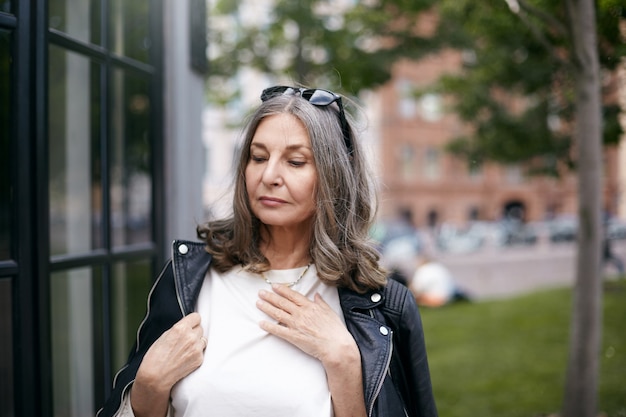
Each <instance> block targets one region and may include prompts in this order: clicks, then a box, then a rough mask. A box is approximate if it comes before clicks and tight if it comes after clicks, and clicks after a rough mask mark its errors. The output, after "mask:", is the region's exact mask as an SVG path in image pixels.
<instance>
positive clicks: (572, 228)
mask: <svg viewBox="0 0 626 417" xmlns="http://www.w3.org/2000/svg"><path fill="white" fill-rule="evenodd" d="M546 224H547V226H548V236H549V237H550V241H551V242H553V243H562V242H573V241H575V240H576V235H577V234H578V219H576V217H573V216H563V217H557V218H555V219H552V220H548V221H547V222H546Z"/></svg>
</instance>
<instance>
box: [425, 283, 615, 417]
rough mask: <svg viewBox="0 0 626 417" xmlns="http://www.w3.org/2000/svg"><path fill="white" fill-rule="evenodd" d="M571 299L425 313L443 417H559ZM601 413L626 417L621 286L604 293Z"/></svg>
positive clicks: (559, 292) (564, 293) (562, 293)
mask: <svg viewBox="0 0 626 417" xmlns="http://www.w3.org/2000/svg"><path fill="white" fill-rule="evenodd" d="M571 296H572V292H571V290H570V289H555V290H547V291H542V292H538V293H534V294H530V295H525V296H520V297H517V298H513V299H507V300H498V301H483V302H476V303H460V304H454V305H450V306H446V307H443V308H439V309H425V308H423V309H422V320H423V322H424V332H425V334H426V342H427V349H428V358H429V363H430V368H431V377H432V382H433V389H434V392H435V399H436V401H437V406H438V409H439V415H440V416H442V417H470V416H471V417H476V416H480V417H490V416H493V417H517V416H519V417H534V416H546V415H549V414H554V413H558V412H559V411H560V409H561V406H562V401H563V392H564V387H565V385H564V378H565V377H564V375H565V370H566V366H567V356H568V338H569V326H570V310H571V300H572V297H571ZM603 321H604V328H603V343H602V348H601V352H600V355H601V371H600V386H599V392H598V401H599V411H601V412H603V413H605V415H607V416H608V417H626V280H621V281H619V282H617V281H609V282H607V283H605V286H604V320H603Z"/></svg>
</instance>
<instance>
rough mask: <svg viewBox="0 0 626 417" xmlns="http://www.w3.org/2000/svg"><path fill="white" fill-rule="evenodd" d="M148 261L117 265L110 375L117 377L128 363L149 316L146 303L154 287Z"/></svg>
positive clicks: (113, 286) (112, 301) (113, 279)
mask: <svg viewBox="0 0 626 417" xmlns="http://www.w3.org/2000/svg"><path fill="white" fill-rule="evenodd" d="M150 265H151V263H150V262H149V261H136V262H128V263H122V262H120V263H117V264H115V265H114V266H113V274H112V279H111V340H112V355H111V357H112V361H111V366H112V369H111V372H112V375H115V372H117V371H118V370H119V369H120V368H121V367H122V366H123V365H124V363H126V359H127V358H128V353H129V352H130V349H131V347H132V346H133V343H134V342H135V339H136V335H137V328H138V327H139V325H140V324H141V321H142V320H143V318H144V316H145V314H146V306H147V304H146V301H147V299H148V293H149V292H150V287H151V286H152V278H153V275H154V274H153V271H152V268H151V266H150Z"/></svg>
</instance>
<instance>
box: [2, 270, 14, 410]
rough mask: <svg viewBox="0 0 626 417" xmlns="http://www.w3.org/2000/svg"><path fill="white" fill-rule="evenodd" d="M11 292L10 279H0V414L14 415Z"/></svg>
mask: <svg viewBox="0 0 626 417" xmlns="http://www.w3.org/2000/svg"><path fill="white" fill-rule="evenodd" d="M11 292H12V291H11V280H10V279H0V416H12V415H14V410H13V408H14V407H13V314H12V304H11Z"/></svg>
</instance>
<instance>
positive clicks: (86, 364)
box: [50, 268, 101, 416]
mask: <svg viewBox="0 0 626 417" xmlns="http://www.w3.org/2000/svg"><path fill="white" fill-rule="evenodd" d="M100 283H101V274H100V270H99V269H97V270H92V269H91V268H77V269H73V270H69V271H63V272H58V273H55V274H53V275H52V277H51V283H50V301H51V302H50V308H51V312H50V313H51V326H52V328H51V335H52V391H53V392H52V394H53V407H54V413H53V414H54V415H55V416H88V415H93V414H94V412H95V411H96V400H97V398H95V381H96V378H95V369H96V355H97V354H96V352H95V349H96V348H98V349H101V347H100V344H99V343H97V341H98V339H99V336H98V334H97V331H96V330H97V329H98V327H99V326H98V324H99V323H100V321H99V320H100V319H99V317H101V315H100V314H98V309H97V306H96V305H95V302H94V300H97V299H98V297H96V296H95V295H97V293H98V291H99V288H101V285H99V284H100ZM100 327H101V326H100Z"/></svg>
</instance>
